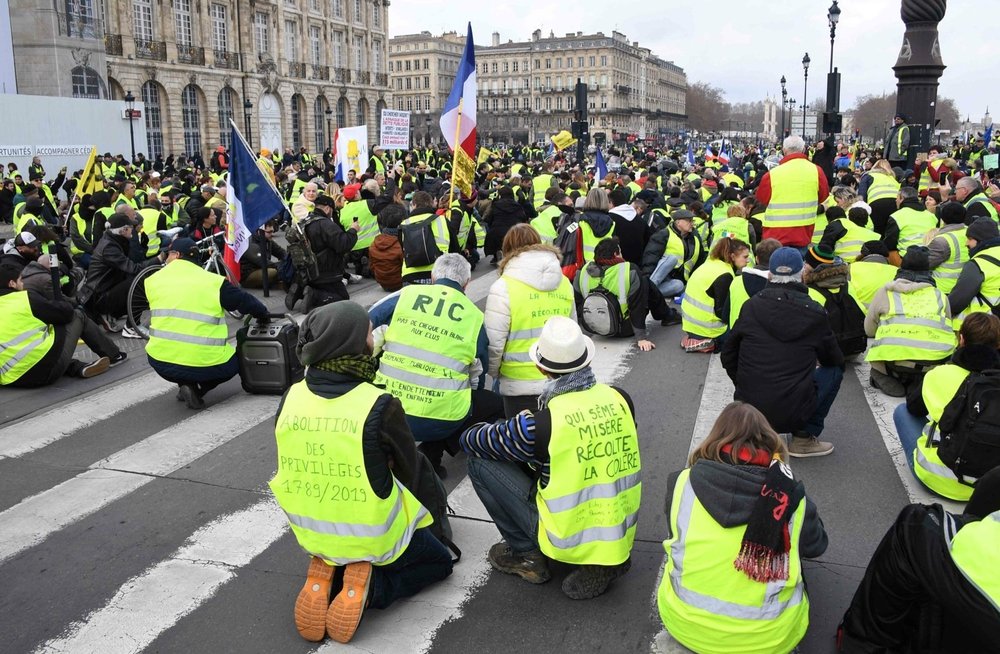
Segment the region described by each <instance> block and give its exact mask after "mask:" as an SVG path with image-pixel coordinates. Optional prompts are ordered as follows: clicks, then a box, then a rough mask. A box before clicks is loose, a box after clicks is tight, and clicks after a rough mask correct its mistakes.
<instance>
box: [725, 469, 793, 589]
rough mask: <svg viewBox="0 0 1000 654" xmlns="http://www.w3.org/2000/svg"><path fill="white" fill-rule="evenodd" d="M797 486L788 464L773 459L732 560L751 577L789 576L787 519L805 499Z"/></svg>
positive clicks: (762, 579) (780, 578)
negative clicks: (735, 555) (734, 558)
mask: <svg viewBox="0 0 1000 654" xmlns="http://www.w3.org/2000/svg"><path fill="white" fill-rule="evenodd" d="M798 489H799V486H798V485H797V484H796V483H795V479H794V478H793V477H792V471H791V470H790V469H789V468H788V466H786V465H785V464H784V463H782V462H781V460H780V459H777V458H775V459H773V460H772V461H771V463H770V465H769V466H768V468H767V476H766V477H765V479H764V485H763V486H761V489H760V497H759V498H757V501H756V502H755V503H754V506H753V511H752V512H751V513H750V521H749V522H748V523H747V529H746V531H745V532H743V544H742V545H741V546H740V553H739V556H737V557H736V560H735V561H733V566H734V567H735V568H736V569H737V570H739V571H741V572H743V573H744V574H746V576H747V577H749V578H750V579H753V580H754V581H759V582H762V583H768V582H771V581H784V580H786V579H788V552H789V550H790V549H791V538H790V536H789V533H788V522H789V520H791V518H792V514H793V513H794V512H795V509H796V508H797V507H798V504H799V502H800V501H801V500H802V494H801V491H798Z"/></svg>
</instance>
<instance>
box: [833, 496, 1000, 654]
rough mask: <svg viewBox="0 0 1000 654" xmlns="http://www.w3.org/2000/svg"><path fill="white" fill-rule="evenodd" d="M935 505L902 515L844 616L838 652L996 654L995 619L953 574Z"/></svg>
mask: <svg viewBox="0 0 1000 654" xmlns="http://www.w3.org/2000/svg"><path fill="white" fill-rule="evenodd" d="M943 514H944V510H943V509H942V508H941V506H940V505H937V504H935V505H933V506H924V505H920V504H911V505H910V506H908V507H906V508H905V509H903V511H902V512H901V513H900V514H899V517H898V518H896V522H895V523H894V524H893V525H892V527H890V528H889V531H888V533H886V535H885V537H884V538H883V539H882V542H881V543H880V544H879V546H878V549H877V550H875V554H874V555H873V556H872V560H871V562H870V563H869V564H868V569H867V570H866V571H865V576H864V578H863V579H862V580H861V585H860V586H859V587H858V590H857V592H856V593H855V594H854V599H853V600H852V601H851V606H850V608H849V609H848V610H847V613H846V614H845V615H844V622H843V630H844V640H843V648H842V651H844V652H857V653H866V654H867V653H872V654H874V653H876V652H890V651H891V652H914V653H915V652H998V651H1000V612H998V611H997V610H996V609H995V608H994V607H993V606H992V605H991V604H990V603H989V601H988V600H987V599H986V598H985V596H984V595H983V594H982V593H980V592H979V591H978V590H977V589H976V588H975V587H974V586H972V584H970V583H969V582H968V581H967V580H966V578H965V577H964V576H963V575H962V573H961V571H959V569H958V568H957V567H956V566H955V564H954V563H953V562H952V560H951V555H950V554H949V553H948V543H947V542H946V540H945V537H944V528H943V526H942V520H943V519H944V515H943Z"/></svg>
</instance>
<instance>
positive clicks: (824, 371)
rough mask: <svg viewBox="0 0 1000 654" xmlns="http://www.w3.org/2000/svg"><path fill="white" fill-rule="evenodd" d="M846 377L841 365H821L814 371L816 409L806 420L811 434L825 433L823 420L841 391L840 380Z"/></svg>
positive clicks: (807, 429)
mask: <svg viewBox="0 0 1000 654" xmlns="http://www.w3.org/2000/svg"><path fill="white" fill-rule="evenodd" d="M843 379H844V371H843V370H841V369H840V367H839V366H820V367H819V368H816V371H815V372H813V382H814V383H815V384H816V410H815V411H813V414H812V415H811V416H809V420H807V421H806V428H805V429H806V431H807V432H809V434H810V435H811V436H819V435H820V434H822V433H823V422H824V421H825V420H826V416H827V414H829V413H830V407H832V406H833V401H834V400H835V399H837V393H838V392H839V391H840V382H841V381H843Z"/></svg>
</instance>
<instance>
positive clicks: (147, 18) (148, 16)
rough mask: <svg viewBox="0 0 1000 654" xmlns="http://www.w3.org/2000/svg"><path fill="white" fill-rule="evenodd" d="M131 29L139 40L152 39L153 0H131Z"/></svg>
mask: <svg viewBox="0 0 1000 654" xmlns="http://www.w3.org/2000/svg"><path fill="white" fill-rule="evenodd" d="M132 29H133V31H134V32H135V38H137V39H139V40H140V41H152V40H153V0H132Z"/></svg>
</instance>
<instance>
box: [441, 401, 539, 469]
mask: <svg viewBox="0 0 1000 654" xmlns="http://www.w3.org/2000/svg"><path fill="white" fill-rule="evenodd" d="M460 442H461V444H462V449H463V450H465V451H466V452H467V453H468V454H470V455H472V456H478V457H480V458H482V459H490V460H492V461H511V462H514V463H529V464H537V461H536V460H535V418H534V417H533V416H532V415H531V412H530V411H522V412H521V413H519V414H518V415H516V416H514V417H513V418H511V419H509V420H503V421H500V422H493V423H489V422H480V423H478V424H475V425H473V426H472V427H469V428H468V429H467V430H465V432H464V433H463V434H462V437H461V441H460Z"/></svg>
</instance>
